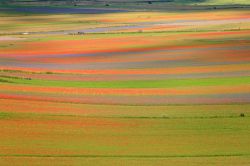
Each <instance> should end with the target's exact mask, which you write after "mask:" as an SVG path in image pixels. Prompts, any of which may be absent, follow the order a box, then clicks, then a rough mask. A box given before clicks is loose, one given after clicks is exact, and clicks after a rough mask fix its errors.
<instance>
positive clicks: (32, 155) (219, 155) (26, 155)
mask: <svg viewBox="0 0 250 166" xmlns="http://www.w3.org/2000/svg"><path fill="white" fill-rule="evenodd" d="M239 156H250V153H245V154H244V153H235V154H233V153H232V154H211V155H210V154H197V155H186V154H183V155H47V154H44V155H36V154H0V157H79V158H184V157H185V158H186V157H188V158H189V157H239Z"/></svg>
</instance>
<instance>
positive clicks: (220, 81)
mask: <svg viewBox="0 0 250 166" xmlns="http://www.w3.org/2000/svg"><path fill="white" fill-rule="evenodd" d="M0 79H1V80H2V81H1V82H0V83H3V82H13V83H16V84H26V85H35V86H52V87H53V86H54V87H78V88H176V87H192V86H219V85H221V86H222V85H225V86H230V85H231V86H232V85H242V84H243V85H244V84H250V77H233V78H202V79H168V80H143V81H141V80H136V81H82V82H81V81H52V80H38V79H31V80H30V79H23V78H6V77H0Z"/></svg>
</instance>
